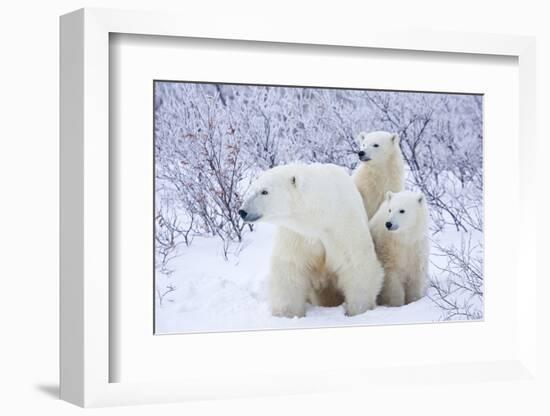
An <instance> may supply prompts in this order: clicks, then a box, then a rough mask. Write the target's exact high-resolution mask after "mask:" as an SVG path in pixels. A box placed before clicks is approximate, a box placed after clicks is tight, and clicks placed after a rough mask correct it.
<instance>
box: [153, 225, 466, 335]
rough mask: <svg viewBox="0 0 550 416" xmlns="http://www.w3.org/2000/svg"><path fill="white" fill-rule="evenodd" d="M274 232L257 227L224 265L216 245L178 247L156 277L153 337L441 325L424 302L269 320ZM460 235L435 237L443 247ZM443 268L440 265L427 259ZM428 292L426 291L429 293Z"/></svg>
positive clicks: (203, 241)
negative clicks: (353, 312)
mask: <svg viewBox="0 0 550 416" xmlns="http://www.w3.org/2000/svg"><path fill="white" fill-rule="evenodd" d="M273 234H274V227H272V226H270V225H268V224H258V225H256V227H255V230H254V231H253V232H250V233H247V234H246V237H245V241H244V242H243V244H242V246H240V247H234V249H240V253H238V255H235V254H233V255H230V256H229V260H227V261H226V260H225V259H224V257H223V255H222V247H221V243H220V240H219V239H216V238H204V237H196V238H195V239H194V240H193V243H192V244H191V246H190V247H186V246H185V245H182V246H180V248H179V253H178V256H177V257H176V258H174V259H173V260H172V261H171V263H170V267H171V268H172V269H173V270H174V272H173V273H172V275H171V276H169V277H168V276H163V275H162V274H160V273H157V280H156V283H157V289H158V290H159V291H160V292H161V293H164V292H165V291H166V288H167V287H168V286H170V285H171V286H172V287H174V288H175V290H174V291H172V292H169V293H167V294H166V295H165V296H164V298H163V301H162V304H161V303H160V302H159V297H158V296H157V301H156V305H155V306H156V314H155V317H156V333H157V334H166V333H185V332H216V331H240V330H258V329H275V328H315V327H334V326H349V325H382V324H405V323H425V322H434V321H440V320H441V316H442V315H441V309H440V308H439V307H438V306H437V305H436V304H435V303H434V302H433V301H432V300H430V299H429V297H428V296H426V297H424V298H422V299H420V300H419V301H417V302H414V303H411V304H409V305H405V306H402V307H398V308H390V307H384V306H378V307H377V308H376V309H375V310H371V311H368V312H366V313H364V314H362V315H358V316H354V317H347V316H345V315H344V310H343V307H342V306H338V307H334V308H325V307H315V306H311V305H309V306H308V309H307V313H306V317H304V318H294V319H288V318H277V317H273V316H271V314H270V312H269V308H268V303H267V284H266V283H267V274H268V267H269V258H270V255H271V246H272V242H273ZM457 238H460V233H453V232H447V233H445V234H444V235H443V236H441V237H440V239H442V240H446V242H447V243H449V242H451V241H452V240H456V239H457ZM431 260H432V261H435V262H440V263H441V265H443V264H444V262H445V259H444V258H439V257H435V256H432V259H431ZM432 290H433V289H430V291H432Z"/></svg>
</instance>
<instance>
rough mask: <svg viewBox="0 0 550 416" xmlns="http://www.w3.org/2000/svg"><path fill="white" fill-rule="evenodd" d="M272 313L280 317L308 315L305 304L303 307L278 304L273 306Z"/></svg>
mask: <svg viewBox="0 0 550 416" xmlns="http://www.w3.org/2000/svg"><path fill="white" fill-rule="evenodd" d="M271 314H272V315H273V316H276V317H279V318H303V317H304V316H306V308H305V305H304V306H303V307H292V306H288V305H287V306H277V307H275V306H274V307H272V308H271Z"/></svg>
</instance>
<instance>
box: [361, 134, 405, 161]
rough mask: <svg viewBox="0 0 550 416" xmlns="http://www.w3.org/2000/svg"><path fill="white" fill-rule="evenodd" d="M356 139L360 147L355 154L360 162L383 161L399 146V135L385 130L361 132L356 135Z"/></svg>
mask: <svg viewBox="0 0 550 416" xmlns="http://www.w3.org/2000/svg"><path fill="white" fill-rule="evenodd" d="M357 140H358V142H359V149H360V150H359V152H357V156H359V160H360V161H362V162H368V163H376V162H383V161H385V160H386V159H387V158H388V157H389V155H391V154H392V153H393V152H394V150H395V149H398V148H399V136H398V135H397V134H396V133H388V132H386V131H375V132H372V133H365V132H361V133H359V135H358V136H357Z"/></svg>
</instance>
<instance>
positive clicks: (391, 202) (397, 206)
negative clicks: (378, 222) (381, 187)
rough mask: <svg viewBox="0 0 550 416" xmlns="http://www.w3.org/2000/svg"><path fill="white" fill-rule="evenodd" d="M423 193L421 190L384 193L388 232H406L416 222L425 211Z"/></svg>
mask: <svg viewBox="0 0 550 416" xmlns="http://www.w3.org/2000/svg"><path fill="white" fill-rule="evenodd" d="M425 199H426V198H424V195H423V194H422V193H421V192H411V191H402V192H397V193H393V192H388V193H387V194H386V201H385V207H386V209H387V212H386V222H385V227H386V229H387V230H388V231H390V232H396V233H397V232H407V230H410V229H411V228H413V227H414V226H415V225H417V224H418V221H419V215H421V213H423V212H425V211H424V210H425V203H426V201H425Z"/></svg>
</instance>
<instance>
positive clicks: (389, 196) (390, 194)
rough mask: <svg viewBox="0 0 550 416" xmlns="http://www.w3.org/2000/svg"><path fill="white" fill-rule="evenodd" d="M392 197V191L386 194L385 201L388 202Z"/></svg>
mask: <svg viewBox="0 0 550 416" xmlns="http://www.w3.org/2000/svg"><path fill="white" fill-rule="evenodd" d="M392 196H393V192H392V191H388V192H386V201H389V200H390V199H391V197H392Z"/></svg>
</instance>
